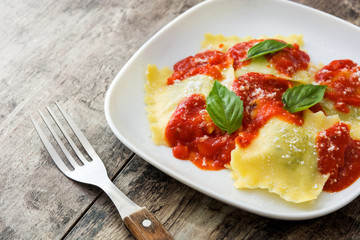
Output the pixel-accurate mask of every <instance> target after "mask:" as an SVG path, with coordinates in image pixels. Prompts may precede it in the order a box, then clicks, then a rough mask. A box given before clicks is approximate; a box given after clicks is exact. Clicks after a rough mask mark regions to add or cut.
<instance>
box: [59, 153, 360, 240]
mask: <svg viewBox="0 0 360 240" xmlns="http://www.w3.org/2000/svg"><path fill="white" fill-rule="evenodd" d="M114 182H115V184H116V185H117V186H118V187H119V188H120V189H121V190H122V191H123V192H125V193H126V194H127V195H128V196H130V197H131V199H133V200H134V201H135V202H137V203H139V204H140V205H146V207H148V208H149V210H150V211H152V212H153V213H154V214H155V215H156V217H157V218H158V219H159V220H160V221H161V222H162V223H164V225H165V227H167V228H168V229H169V232H170V233H171V234H173V236H174V237H175V239H274V240H275V239H280V238H281V239H310V238H314V239H356V237H358V236H360V235H359V234H360V232H359V231H360V199H357V200H355V201H353V202H352V203H350V204H349V205H348V206H346V207H345V208H343V209H341V210H339V211H337V212H335V213H332V214H330V215H328V216H325V217H321V218H318V219H313V220H308V221H279V220H273V219H268V218H263V217H260V216H257V215H254V214H251V213H248V212H245V211H243V210H240V209H237V208H234V207H231V206H229V205H226V204H224V203H221V202H219V201H217V200H214V199H212V198H210V197H207V196H205V195H203V194H201V193H199V192H196V191H195V190H193V189H191V188H189V187H186V186H184V185H183V184H181V183H179V182H178V181H176V180H174V179H172V178H171V177H169V176H167V175H165V174H164V173H162V172H161V171H159V170H157V169H155V168H154V167H152V166H151V165H149V164H148V163H146V162H145V161H144V160H142V159H141V158H139V157H136V158H134V160H132V161H130V162H129V164H128V165H127V166H126V167H125V168H124V170H123V171H122V172H121V173H120V174H119V176H118V177H117V178H116V179H115V181H114ZM84 236H86V238H90V239H129V238H130V239H131V236H130V235H129V233H128V231H127V230H126V228H125V226H124V224H123V223H122V221H121V219H120V216H119V215H118V213H117V210H116V208H115V206H113V205H112V203H111V202H110V200H109V199H108V198H107V196H105V195H103V196H101V197H100V198H99V200H98V201H96V202H95V204H94V205H93V206H92V207H91V208H90V209H89V211H88V212H87V213H86V214H85V215H84V217H83V218H82V219H81V220H80V221H79V223H78V224H77V225H76V226H75V227H74V229H73V230H72V231H71V232H70V233H69V235H68V236H67V237H66V239H81V238H82V237H84Z"/></svg>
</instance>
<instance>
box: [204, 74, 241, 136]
mask: <svg viewBox="0 0 360 240" xmlns="http://www.w3.org/2000/svg"><path fill="white" fill-rule="evenodd" d="M206 104H207V105H206V110H207V111H208V113H209V115H210V117H211V119H212V120H213V122H214V123H215V125H216V126H218V127H219V128H220V129H221V130H223V131H226V132H227V133H229V134H231V133H233V132H235V131H236V130H237V129H238V128H239V127H240V125H241V122H242V118H243V110H244V108H243V102H242V101H241V99H240V97H239V96H237V95H236V94H235V93H234V92H231V91H230V90H229V89H227V88H226V87H225V86H223V85H221V83H219V82H218V81H215V82H214V85H213V88H212V90H211V91H210V93H209V95H208V96H207V98H206Z"/></svg>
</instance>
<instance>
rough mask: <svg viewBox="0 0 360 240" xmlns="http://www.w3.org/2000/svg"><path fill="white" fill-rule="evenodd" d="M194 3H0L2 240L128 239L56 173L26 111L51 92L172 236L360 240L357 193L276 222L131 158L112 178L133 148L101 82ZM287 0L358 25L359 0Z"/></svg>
mask: <svg viewBox="0 0 360 240" xmlns="http://www.w3.org/2000/svg"><path fill="white" fill-rule="evenodd" d="M201 1H202V0H185V1H175V0H171V1H168V0H152V1H142V0H136V1H135V0H133V1H126V0H118V1H116V0H105V1H92V0H83V1H82V0H78V1H71V0H64V1H44V0H40V1H24V0H19V1H11V0H4V1H0V56H1V57H0V69H1V75H0V103H1V104H0V149H1V151H0V169H1V170H0V238H1V239H47V238H48V239H59V238H61V237H62V236H63V235H64V234H65V233H66V232H67V231H68V230H69V229H71V228H72V227H73V225H74V224H76V225H75V227H74V229H73V230H72V231H71V232H70V234H69V235H68V236H67V237H68V238H69V239H73V238H80V239H83V238H86V239H89V238H91V237H93V238H105V239H110V238H118V239H127V238H131V237H130V235H129V233H128V232H127V230H126V229H125V228H124V226H123V224H122V222H121V220H120V217H119V216H118V215H117V213H116V209H115V207H113V205H112V204H111V202H110V200H108V199H107V197H105V196H103V195H101V192H100V191H99V190H98V189H96V188H93V187H91V186H86V185H83V184H78V183H75V182H72V181H71V180H68V179H66V178H65V177H64V176H63V175H62V174H61V173H60V172H59V171H58V170H57V169H56V167H55V165H54V164H53V163H52V161H51V159H50V157H49V156H48V154H47V152H46V151H45V150H44V148H43V147H42V144H41V143H40V140H39V138H38V136H37V135H36V133H35V131H34V129H33V126H32V125H31V123H30V121H29V118H28V115H29V114H34V113H36V110H37V109H38V108H41V109H44V107H45V106H46V105H48V104H49V102H51V101H54V100H55V101H60V102H61V103H62V105H63V106H64V108H65V109H67V110H68V112H69V113H70V114H71V115H72V116H73V118H74V119H75V121H76V122H77V123H78V124H79V126H80V128H81V129H82V130H83V131H84V133H85V135H86V136H87V137H88V138H89V140H90V142H91V143H93V145H94V148H95V149H96V150H97V152H98V153H99V155H100V156H101V157H102V158H103V160H104V162H105V165H106V166H107V169H108V171H109V175H110V176H111V177H114V176H117V178H116V184H117V185H118V186H119V187H120V189H122V190H124V191H125V192H126V193H128V194H129V196H130V197H131V198H132V199H134V200H135V201H136V202H138V203H139V204H140V205H146V206H147V207H149V209H150V210H151V211H152V212H154V213H155V214H156V216H157V217H158V218H159V220H160V221H162V222H164V223H165V226H166V227H167V228H169V230H170V232H171V233H173V234H174V235H175V237H176V238H177V239H201V238H203V239H243V238H244V239H249V238H251V239H268V238H269V239H278V238H286V239H299V238H305V239H306V238H316V239H326V238H336V239H339V238H348V239H356V238H358V237H359V236H360V232H359V229H360V227H359V216H360V209H359V208H360V203H359V199H357V200H355V201H353V202H352V203H351V204H350V205H348V206H347V207H345V208H343V209H341V210H340V211H338V212H336V213H333V214H331V215H329V216H326V217H323V218H319V219H314V220H310V221H302V222H285V221H275V220H270V219H266V218H262V217H259V216H256V215H253V214H249V213H246V212H244V211H241V210H239V209H235V208H232V207H230V206H228V205H225V204H222V203H220V202H218V201H216V200H214V199H212V198H209V197H206V196H204V195H202V194H200V193H198V192H196V191H194V190H192V189H190V188H188V187H186V186H184V185H183V184H181V183H179V182H177V181H175V180H174V179H172V178H170V177H168V176H166V175H165V174H163V173H161V172H160V171H158V170H156V169H155V168H153V167H151V166H150V165H148V164H147V163H146V162H144V161H143V160H140V159H139V158H136V159H134V160H132V161H130V163H129V164H128V165H127V166H126V167H125V169H124V170H123V171H122V172H121V173H120V174H117V173H118V171H119V170H120V169H122V168H123V167H124V165H125V164H127V163H128V162H129V158H131V156H132V154H133V153H132V152H131V151H130V150H129V149H127V148H126V147H125V146H124V145H122V144H121V143H120V142H119V141H118V140H117V139H116V137H115V136H114V135H113V134H112V132H111V131H110V129H109V128H108V126H107V123H106V120H105V117H104V113H103V104H104V96H105V93H106V90H107V89H108V87H109V84H110V83H111V81H112V79H113V78H114V77H115V75H116V74H117V72H118V71H119V70H120V68H121V67H122V66H123V65H124V64H125V63H126V61H127V60H128V59H129V58H130V57H131V56H132V54H133V53H134V52H135V51H136V50H137V49H138V48H139V47H140V46H141V45H142V44H143V43H144V42H146V40H148V39H149V38H150V37H151V36H152V35H153V34H154V33H155V32H156V31H158V30H159V29H160V28H161V27H163V26H164V25H166V24H167V23H168V22H169V21H170V20H172V19H173V18H175V17H176V16H178V15H179V14H181V13H182V12H184V11H185V10H187V9H188V8H190V7H191V6H193V5H195V4H196V3H199V2H201ZM297 2H300V3H303V4H306V5H309V6H312V7H315V8H318V9H320V10H323V11H326V12H329V13H331V14H334V15H336V16H338V17H340V18H343V19H345V20H347V21H349V22H352V23H354V24H357V25H358V26H360V17H359V14H360V3H359V1H357V0H347V1H341V0H333V1H326V0H313V1H312V0H297ZM299 21H301V19H300V20H299ZM99 196H100V197H99ZM89 206H92V207H91V208H90V209H88V207H89ZM87 209H88V210H87ZM84 212H85V215H84V216H83V218H81V220H80V221H79V222H77V221H78V220H79V218H80V217H81V216H82V215H83V213H84ZM189 229H191V231H190V230H189Z"/></svg>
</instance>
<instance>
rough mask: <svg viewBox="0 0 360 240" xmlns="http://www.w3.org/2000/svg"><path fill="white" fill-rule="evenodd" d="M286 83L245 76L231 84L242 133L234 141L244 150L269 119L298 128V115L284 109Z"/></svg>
mask: <svg viewBox="0 0 360 240" xmlns="http://www.w3.org/2000/svg"><path fill="white" fill-rule="evenodd" d="M291 86H292V84H291V82H290V81H288V80H286V79H282V78H278V77H275V76H273V75H270V74H261V73H247V74H245V75H243V76H240V77H239V78H238V79H237V80H236V81H234V83H233V86H232V87H233V91H234V92H235V94H236V95H238V96H239V97H240V99H241V100H242V101H243V104H244V112H243V120H242V127H243V128H242V131H241V132H240V133H239V136H238V138H237V139H236V141H237V143H238V144H239V145H240V146H241V147H243V148H244V147H247V146H248V145H249V144H250V143H251V141H252V140H253V139H254V138H256V136H257V135H258V132H259V129H260V128H261V127H263V126H264V125H265V124H266V123H267V121H268V120H270V119H271V118H272V117H275V116H276V117H278V118H280V119H282V120H284V121H287V122H290V123H294V124H296V125H299V126H301V125H302V124H303V119H302V114H301V113H290V112H288V111H286V110H285V109H284V104H283V103H282V101H281V98H282V94H283V93H284V92H285V91H286V90H287V89H288V88H289V87H291Z"/></svg>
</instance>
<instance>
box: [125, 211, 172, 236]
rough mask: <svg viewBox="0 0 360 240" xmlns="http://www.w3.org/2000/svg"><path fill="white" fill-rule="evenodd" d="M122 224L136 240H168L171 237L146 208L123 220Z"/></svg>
mask: <svg viewBox="0 0 360 240" xmlns="http://www.w3.org/2000/svg"><path fill="white" fill-rule="evenodd" d="M124 223H125V225H126V227H127V228H128V229H129V231H130V232H131V233H132V235H133V236H134V237H135V239H137V240H165V239H166V240H170V239H173V237H172V236H171V235H170V233H169V232H168V231H167V230H166V229H165V228H164V226H163V225H162V224H161V223H160V222H159V220H157V219H156V217H155V216H154V215H153V214H152V213H151V212H149V210H147V209H146V208H141V209H140V210H139V211H137V212H134V213H132V214H130V215H129V216H126V217H125V218H124Z"/></svg>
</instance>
